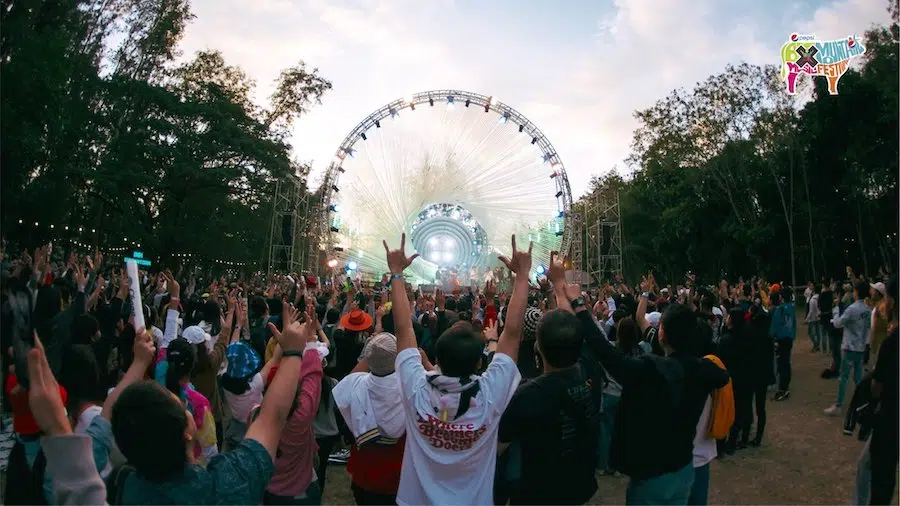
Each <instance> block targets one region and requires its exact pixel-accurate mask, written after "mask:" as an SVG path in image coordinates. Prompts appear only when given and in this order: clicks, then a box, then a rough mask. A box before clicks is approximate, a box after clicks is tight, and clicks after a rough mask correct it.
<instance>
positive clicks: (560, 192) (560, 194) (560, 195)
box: [556, 190, 562, 198]
mask: <svg viewBox="0 0 900 506" xmlns="http://www.w3.org/2000/svg"><path fill="white" fill-rule="evenodd" d="M560 197H562V190H559V191H558V192H556V198H560Z"/></svg>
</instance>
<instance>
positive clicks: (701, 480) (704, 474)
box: [688, 397, 719, 505]
mask: <svg viewBox="0 0 900 506" xmlns="http://www.w3.org/2000/svg"><path fill="white" fill-rule="evenodd" d="M711 411H712V397H707V398H706V404H705V405H704V406H703V413H702V414H701V415H700V419H699V420H697V434H696V435H695V436H694V484H693V485H692V486H691V495H690V498H689V499H688V504H694V505H701V504H702V505H705V504H709V463H710V462H712V461H713V460H714V459H715V458H716V457H717V456H718V455H719V453H718V450H717V449H716V440H715V439H713V438H711V437H709V435H708V432H709V430H708V429H709V417H710V414H711Z"/></svg>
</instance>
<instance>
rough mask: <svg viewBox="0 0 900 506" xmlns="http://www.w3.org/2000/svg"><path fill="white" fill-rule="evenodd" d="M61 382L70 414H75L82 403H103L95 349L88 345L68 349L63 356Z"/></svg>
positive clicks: (78, 345) (102, 390)
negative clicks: (66, 396)
mask: <svg viewBox="0 0 900 506" xmlns="http://www.w3.org/2000/svg"><path fill="white" fill-rule="evenodd" d="M59 380H60V384H61V385H62V386H63V387H64V388H65V389H66V393H67V394H68V402H67V404H68V408H69V412H70V413H75V412H76V411H75V410H76V409H77V408H78V405H79V404H80V403H82V402H101V401H102V400H103V398H104V397H105V395H104V389H103V384H102V382H101V376H100V365H99V364H98V363H97V357H96V355H95V354H94V349H93V348H92V347H91V346H89V345H87V344H77V345H74V346H70V347H68V349H67V350H66V353H65V354H63V360H62V370H61V371H60V378H59Z"/></svg>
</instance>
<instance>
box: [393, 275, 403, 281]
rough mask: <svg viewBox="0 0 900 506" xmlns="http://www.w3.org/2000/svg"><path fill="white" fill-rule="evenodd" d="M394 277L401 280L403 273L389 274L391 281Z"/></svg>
mask: <svg viewBox="0 0 900 506" xmlns="http://www.w3.org/2000/svg"><path fill="white" fill-rule="evenodd" d="M395 279H399V280H401V281H402V280H403V274H391V281H393V280H395Z"/></svg>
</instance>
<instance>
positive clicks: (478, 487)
mask: <svg viewBox="0 0 900 506" xmlns="http://www.w3.org/2000/svg"><path fill="white" fill-rule="evenodd" d="M396 367H397V373H398V374H399V375H400V388H401V392H402V393H403V409H404V412H405V414H406V449H405V451H404V452H403V468H402V471H401V472H400V486H399V488H398V490H397V504H399V505H413V504H494V467H495V465H496V461H497V430H498V428H499V426H500V417H501V415H503V411H504V410H506V406H507V405H508V404H509V401H510V400H511V399H512V396H513V393H514V392H515V390H516V387H517V386H518V385H519V380H521V379H522V376H521V374H519V369H518V368H517V367H516V363H515V362H514V361H513V360H512V359H511V358H509V356H507V355H505V354H502V353H497V354H495V355H494V359H493V360H492V361H491V364H490V365H489V366H488V368H487V370H486V371H485V372H484V374H483V375H482V376H481V378H480V379H479V383H480V390H479V392H478V394H477V395H476V396H475V404H474V405H473V406H471V407H470V408H469V410H468V411H466V412H465V413H464V414H463V416H461V417H460V418H458V419H456V420H452V421H448V422H447V423H444V422H441V421H440V418H438V416H437V415H438V414H437V412H436V407H435V406H433V405H432V403H431V400H430V399H431V398H430V396H429V393H430V390H431V388H432V386H431V385H430V384H429V383H428V381H427V380H426V374H425V368H424V367H422V359H421V356H420V355H419V350H418V349H416V348H408V349H405V350H403V351H401V352H400V353H398V354H397V362H396Z"/></svg>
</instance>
